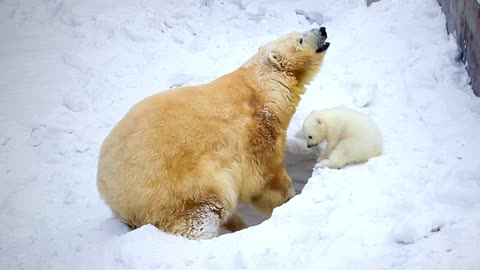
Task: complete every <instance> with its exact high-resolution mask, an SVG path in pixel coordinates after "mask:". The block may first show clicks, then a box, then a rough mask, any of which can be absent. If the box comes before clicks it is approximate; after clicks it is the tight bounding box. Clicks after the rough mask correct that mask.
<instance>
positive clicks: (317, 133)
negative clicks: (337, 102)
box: [303, 107, 382, 169]
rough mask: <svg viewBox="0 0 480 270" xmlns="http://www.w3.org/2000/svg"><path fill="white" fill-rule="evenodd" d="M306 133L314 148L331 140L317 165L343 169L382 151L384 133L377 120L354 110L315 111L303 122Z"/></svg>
mask: <svg viewBox="0 0 480 270" xmlns="http://www.w3.org/2000/svg"><path fill="white" fill-rule="evenodd" d="M303 133H304V137H305V140H306V141H307V145H309V146H310V147H313V146H316V145H318V144H320V143H322V142H323V141H325V140H326V142H327V146H326V149H325V150H324V151H323V152H322V154H321V155H320V156H319V157H318V159H317V162H318V163H317V164H316V165H315V167H316V168H324V167H328V168H334V169H339V168H342V167H344V166H346V165H348V164H353V163H360V162H365V161H367V160H369V159H370V158H372V157H376V156H379V155H381V153H382V134H381V132H380V130H379V128H378V127H377V125H376V124H375V122H374V121H373V120H372V119H371V118H370V117H368V116H367V115H366V114H364V113H361V112H359V111H355V110H352V109H348V108H344V107H335V108H329V109H324V110H320V111H312V112H311V113H310V115H309V116H308V117H307V118H306V119H305V121H304V123H303Z"/></svg>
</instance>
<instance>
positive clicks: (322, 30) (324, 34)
mask: <svg viewBox="0 0 480 270" xmlns="http://www.w3.org/2000/svg"><path fill="white" fill-rule="evenodd" d="M320 35H322V37H327V30H326V29H325V27H320Z"/></svg>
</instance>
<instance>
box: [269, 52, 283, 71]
mask: <svg viewBox="0 0 480 270" xmlns="http://www.w3.org/2000/svg"><path fill="white" fill-rule="evenodd" d="M268 60H269V61H270V62H271V63H272V64H274V65H275V66H276V67H278V68H281V67H282V65H281V61H282V59H281V57H280V55H278V54H277V53H275V52H269V53H268Z"/></svg>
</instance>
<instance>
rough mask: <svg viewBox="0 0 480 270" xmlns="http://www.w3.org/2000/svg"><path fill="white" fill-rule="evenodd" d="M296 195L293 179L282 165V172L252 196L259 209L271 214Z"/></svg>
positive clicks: (254, 204) (253, 202)
mask: <svg viewBox="0 0 480 270" xmlns="http://www.w3.org/2000/svg"><path fill="white" fill-rule="evenodd" d="M295 195H296V192H295V189H294V188H293V185H292V179H291V178H290V176H288V174H287V171H286V170H285V168H283V167H282V168H281V170H280V172H279V173H278V174H277V175H276V176H275V177H273V178H272V179H270V181H268V182H267V183H266V187H265V188H264V190H262V191H260V192H259V194H258V195H257V196H254V197H253V198H252V204H253V206H255V208H256V209H257V210H258V211H260V212H262V213H265V214H267V215H268V216H271V215H272V212H273V209H274V208H275V207H278V206H280V205H282V204H284V203H285V202H287V201H288V200H290V199H291V198H293V196H295Z"/></svg>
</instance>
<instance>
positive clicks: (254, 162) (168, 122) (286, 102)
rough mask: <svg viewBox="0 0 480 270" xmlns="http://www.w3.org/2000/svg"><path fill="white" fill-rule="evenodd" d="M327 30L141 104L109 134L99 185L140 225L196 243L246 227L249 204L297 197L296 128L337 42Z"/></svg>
mask: <svg viewBox="0 0 480 270" xmlns="http://www.w3.org/2000/svg"><path fill="white" fill-rule="evenodd" d="M319 32H320V31H319V29H312V30H311V31H307V32H302V33H292V34H289V35H287V36H285V37H283V38H280V39H279V40H276V41H273V42H271V43H269V44H267V45H265V46H263V47H261V48H260V49H259V51H258V53H257V54H256V55H255V56H253V57H252V58H251V59H250V60H249V61H247V62H246V63H245V64H244V65H243V66H241V67H240V68H238V69H237V70H235V71H233V72H231V73H229V74H226V75H224V76H222V77H220V78H218V79H216V80H214V81H212V82H210V83H207V84H204V85H197V86H189V87H180V88H176V89H171V90H167V91H164V92H160V93H158V94H155V95H153V96H150V97H147V98H146V99H144V100H142V101H140V102H139V103H138V104H136V105H135V106H134V107H133V108H132V109H131V110H130V111H129V112H128V113H127V114H126V115H125V116H124V117H123V119H121V121H120V122H119V123H118V124H117V125H116V126H115V127H114V128H113V129H112V131H111V133H110V134H109V135H108V137H107V138H106V139H105V141H104V143H103V145H102V148H101V152H100V158H99V164H98V176H97V185H98V190H99V192H100V194H101V196H102V198H103V199H104V200H105V202H106V203H107V204H108V205H109V206H110V208H111V209H112V211H113V213H114V214H115V215H116V216H118V217H119V218H120V219H122V220H123V221H124V222H125V223H126V224H128V225H129V226H131V227H132V228H136V227H139V226H142V225H144V224H148V223H150V224H153V225H155V226H157V227H158V228H159V229H161V230H163V231H165V232H168V233H173V234H177V235H181V236H184V237H187V238H190V239H205V238H212V237H214V236H216V235H217V234H218V232H219V228H220V226H225V227H226V228H227V229H230V230H239V229H242V228H244V227H245V226H246V225H245V223H243V221H242V219H241V218H240V217H239V216H237V215H236V214H235V211H236V207H237V203H238V202H239V201H242V202H247V203H252V204H253V205H254V206H255V207H256V208H257V209H259V210H260V211H263V212H264V213H267V214H271V212H272V210H273V208H275V207H277V206H279V205H281V204H283V203H284V202H286V201H287V200H288V199H289V198H291V197H292V196H294V191H293V187H292V181H291V179H290V177H289V176H288V174H287V172H286V171H285V168H284V149H285V136H286V129H287V127H288V124H289V122H290V119H291V117H292V116H293V114H294V112H295V110H296V106H297V105H298V102H299V101H300V95H301V94H303V93H304V86H305V84H306V83H308V82H309V81H310V80H311V79H312V77H313V76H314V75H315V74H316V73H317V71H318V70H319V68H320V66H321V63H322V61H323V57H324V55H325V53H326V50H327V48H328V45H329V44H328V43H326V42H325V39H326V32H325V31H324V29H323V34H320V33H319Z"/></svg>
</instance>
